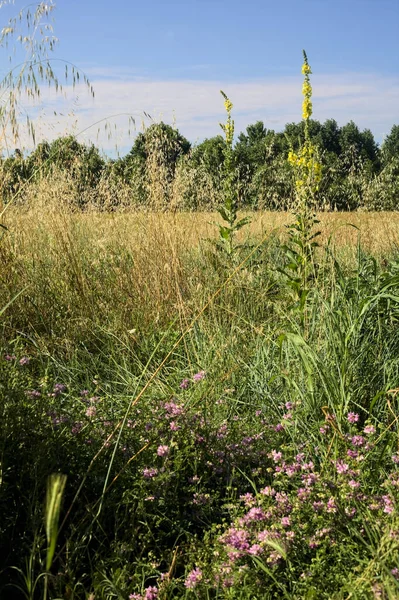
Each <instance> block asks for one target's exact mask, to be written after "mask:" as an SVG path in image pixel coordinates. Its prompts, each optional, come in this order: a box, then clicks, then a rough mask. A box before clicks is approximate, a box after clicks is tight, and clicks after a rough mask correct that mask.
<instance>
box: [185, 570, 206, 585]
mask: <svg viewBox="0 0 399 600" xmlns="http://www.w3.org/2000/svg"><path fill="white" fill-rule="evenodd" d="M202 576H203V574H202V571H201V569H199V568H198V567H195V569H193V570H192V571H190V573H189V574H188V575H187V577H186V581H185V582H184V585H185V587H186V588H187V589H189V590H192V589H194V588H195V587H197V585H198V584H199V582H200V581H201V580H202Z"/></svg>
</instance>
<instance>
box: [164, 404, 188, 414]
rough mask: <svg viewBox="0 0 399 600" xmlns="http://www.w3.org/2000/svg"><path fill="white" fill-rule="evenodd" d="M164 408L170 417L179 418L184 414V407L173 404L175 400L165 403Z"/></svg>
mask: <svg viewBox="0 0 399 600" xmlns="http://www.w3.org/2000/svg"><path fill="white" fill-rule="evenodd" d="M164 408H165V412H166V414H167V416H168V417H178V416H179V415H181V414H182V413H183V412H184V409H183V407H182V406H179V404H176V402H173V400H171V401H170V402H165V404H164Z"/></svg>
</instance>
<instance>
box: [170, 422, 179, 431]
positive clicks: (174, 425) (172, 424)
mask: <svg viewBox="0 0 399 600" xmlns="http://www.w3.org/2000/svg"><path fill="white" fill-rule="evenodd" d="M169 427H170V430H171V431H179V429H181V427H180V425H178V424H177V423H176V421H171V422H170V424H169Z"/></svg>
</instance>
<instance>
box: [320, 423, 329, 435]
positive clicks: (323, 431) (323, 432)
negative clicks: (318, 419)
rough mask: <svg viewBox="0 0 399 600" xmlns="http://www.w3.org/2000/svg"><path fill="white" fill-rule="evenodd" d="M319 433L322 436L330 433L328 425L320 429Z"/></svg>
mask: <svg viewBox="0 0 399 600" xmlns="http://www.w3.org/2000/svg"><path fill="white" fill-rule="evenodd" d="M319 431H320V433H321V434H322V435H325V434H326V433H327V431H328V425H326V426H325V427H320V429H319Z"/></svg>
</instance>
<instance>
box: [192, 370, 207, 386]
mask: <svg viewBox="0 0 399 600" xmlns="http://www.w3.org/2000/svg"><path fill="white" fill-rule="evenodd" d="M205 375H206V373H205V371H199V373H196V374H195V375H193V381H194V383H198V381H201V380H202V379H204V378H205Z"/></svg>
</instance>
